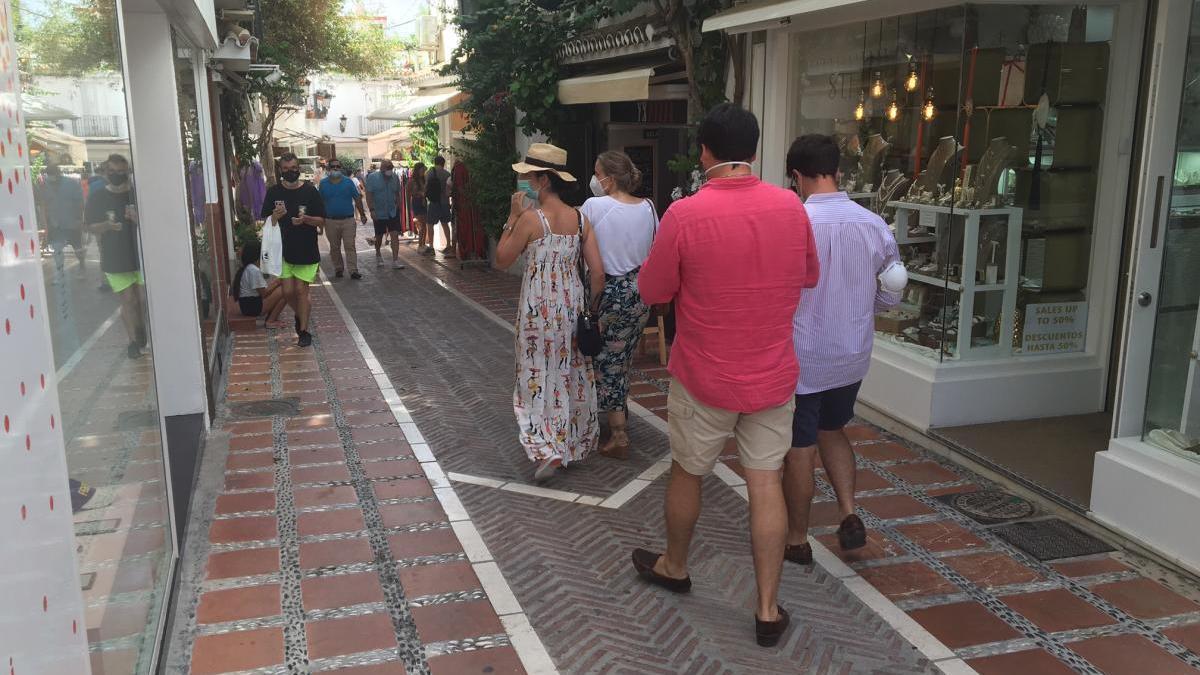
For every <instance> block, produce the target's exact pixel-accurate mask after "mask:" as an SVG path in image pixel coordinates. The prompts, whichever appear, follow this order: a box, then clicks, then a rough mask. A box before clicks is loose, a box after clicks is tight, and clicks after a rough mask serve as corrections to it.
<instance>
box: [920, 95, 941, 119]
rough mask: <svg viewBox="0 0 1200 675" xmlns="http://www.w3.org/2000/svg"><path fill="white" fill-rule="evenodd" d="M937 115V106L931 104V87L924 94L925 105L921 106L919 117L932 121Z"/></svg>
mask: <svg viewBox="0 0 1200 675" xmlns="http://www.w3.org/2000/svg"><path fill="white" fill-rule="evenodd" d="M936 115H937V106H935V105H934V104H933V87H930V88H929V93H928V94H926V95H925V105H924V106H922V107H921V117H923V118H925V121H926V122H929V121H932V120H933V118H934V117H935V116H936Z"/></svg>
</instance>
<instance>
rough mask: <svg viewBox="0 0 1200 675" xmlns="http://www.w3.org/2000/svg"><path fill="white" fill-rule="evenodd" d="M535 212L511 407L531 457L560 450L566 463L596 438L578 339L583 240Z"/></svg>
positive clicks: (591, 384) (591, 385)
mask: <svg viewBox="0 0 1200 675" xmlns="http://www.w3.org/2000/svg"><path fill="white" fill-rule="evenodd" d="M537 215H538V218H539V219H540V220H541V223H542V233H543V236H542V238H541V239H538V240H537V241H535V242H532V243H530V245H529V248H528V249H526V255H527V259H526V266H525V276H524V281H523V282H522V284H521V304H520V310H519V314H518V319H517V385H516V391H515V392H514V393H513V408H514V409H515V411H516V414H517V423H518V424H519V425H520V429H521V430H520V440H521V445H523V446H525V453H526V454H527V455H529V459H530V460H532V461H541V460H544V459H548V458H551V457H557V458H559V459H561V460H562V463H563V465H564V466H566V465H567V464H570V463H571V462H575V461H578V460H581V459H583V458H584V457H586V456H587V455H588V453H590V452H591V451H592V450H594V449H595V447H596V443H597V439H598V437H599V428H598V426H597V423H596V383H595V377H594V375H593V373H592V364H591V361H590V359H587V358H585V357H584V356H583V355H582V354H581V353H580V352H579V349H578V348H577V345H576V342H575V321H576V317H577V316H578V314H579V310H580V309H581V308H582V307H583V304H584V302H585V301H586V299H585V293H584V288H583V282H582V281H581V280H580V278H579V268H578V264H579V256H581V255H582V254H583V252H582V246H581V243H582V240H581V238H580V237H579V236H578V235H574V234H570V235H566V234H554V233H553V232H551V231H550V224H549V222H548V221H547V220H546V215H545V214H544V213H542V211H541V210H538V212H537ZM581 218H582V216H581ZM581 225H582V223H581Z"/></svg>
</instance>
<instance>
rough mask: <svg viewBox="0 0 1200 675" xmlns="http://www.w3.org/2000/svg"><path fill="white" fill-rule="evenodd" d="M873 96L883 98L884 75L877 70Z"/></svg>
mask: <svg viewBox="0 0 1200 675" xmlns="http://www.w3.org/2000/svg"><path fill="white" fill-rule="evenodd" d="M871 98H883V76H881V75H880V74H879V71H878V70H877V71H875V83H874V84H872V85H871Z"/></svg>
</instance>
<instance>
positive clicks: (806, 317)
mask: <svg viewBox="0 0 1200 675" xmlns="http://www.w3.org/2000/svg"><path fill="white" fill-rule="evenodd" d="M804 208H805V210H807V211H808V217H809V220H810V221H811V222H812V230H813V239H814V240H815V241H816V245H817V256H818V258H819V259H820V261H821V279H820V281H819V282H817V287H816V288H809V289H805V290H804V292H803V294H802V295H801V297H800V307H799V309H797V310H796V317H795V319H794V321H793V324H792V328H793V334H794V336H795V342H796V358H797V359H798V360H799V361H800V380H799V382H798V383H797V384H796V393H797V394H811V393H815V392H820V391H828V390H830V389H837V388H838V387H844V386H846V385H848V384H854V383H855V382H858V381H860V380H862V379H863V378H864V377H866V375H867V369H868V368H869V367H870V365H871V346H872V344H873V342H874V339H875V313H876V312H878V311H882V310H884V309H886V308H888V307H894V306H896V305H898V304H899V303H900V294H899V293H889V292H887V291H884V290H881V289H880V288H879V283H878V278H877V277H878V276H879V273H880V272H882V271H883V270H884V268H886V267H887V266H888V265H890V264H891V263H892V261H894V260H899V259H900V253H899V251H898V249H897V247H896V239H895V237H893V236H892V232H891V230H889V229H888V226H887V224H886V223H884V222H883V219H882V218H880V217H879V216H877V215H876V214H874V213H872V212H871V211H868V210H867V209H865V208H863V207H861V206H859V205H858V204H856V203H854V202H853V201H851V200H850V198H849V197H848V196H847V195H846V193H845V192H831V193H824V194H815V195H811V196H809V198H808V200H807V201H806V202H805V203H804Z"/></svg>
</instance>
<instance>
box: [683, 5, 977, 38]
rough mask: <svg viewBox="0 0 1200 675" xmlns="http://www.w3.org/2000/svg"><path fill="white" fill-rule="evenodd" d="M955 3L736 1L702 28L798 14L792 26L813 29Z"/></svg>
mask: <svg viewBox="0 0 1200 675" xmlns="http://www.w3.org/2000/svg"><path fill="white" fill-rule="evenodd" d="M901 4H903V7H901V6H900V5H901ZM956 4H961V3H960V2H958V1H957V0H909V1H908V2H905V3H897V2H895V0H762V1H760V2H750V3H747V4H744V5H738V6H736V7H734V8H732V9H729V10H727V11H724V12H721V13H720V14H716V15H714V16H711V17H709V18H707V19H705V20H704V27H703V30H704V32H709V31H717V30H723V31H725V32H728V33H748V32H750V31H755V30H764V29H767V28H776V27H779V26H784V25H789V24H790V23H791V19H792V18H794V17H798V16H803V17H804V21H803V22H802V23H799V24H795V26H797V27H800V28H803V29H805V30H809V29H812V30H816V29H819V28H828V27H830V26H836V25H840V24H846V23H851V22H855V21H860V22H861V21H874V20H875V19H881V18H884V17H888V16H896V15H898V14H910V13H913V12H922V11H926V10H930V9H937V8H940V7H950V6H952V5H956Z"/></svg>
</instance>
